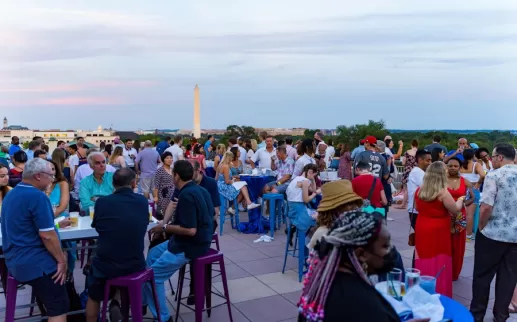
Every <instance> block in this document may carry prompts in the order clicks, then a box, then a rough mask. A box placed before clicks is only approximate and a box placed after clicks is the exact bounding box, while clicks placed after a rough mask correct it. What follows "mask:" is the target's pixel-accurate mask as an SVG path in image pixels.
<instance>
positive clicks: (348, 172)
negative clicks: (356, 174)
mask: <svg viewBox="0 0 517 322" xmlns="http://www.w3.org/2000/svg"><path fill="white" fill-rule="evenodd" d="M340 153H341V157H340V158H339V169H338V173H337V176H338V177H339V178H341V179H346V180H352V162H353V160H352V156H351V154H350V147H349V146H348V144H344V145H343V148H342V149H341V152H340Z"/></svg>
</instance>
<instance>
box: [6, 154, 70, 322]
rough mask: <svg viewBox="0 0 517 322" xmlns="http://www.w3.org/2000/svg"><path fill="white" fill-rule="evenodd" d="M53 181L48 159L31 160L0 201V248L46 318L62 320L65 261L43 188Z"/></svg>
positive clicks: (65, 303)
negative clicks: (0, 245) (34, 296)
mask: <svg viewBox="0 0 517 322" xmlns="http://www.w3.org/2000/svg"><path fill="white" fill-rule="evenodd" d="M53 181H54V175H53V174H52V168H51V164H50V162H48V161H46V160H43V159H39V158H36V159H33V160H31V161H29V162H27V164H26V165H25V169H24V171H23V180H22V182H20V183H19V184H18V185H17V186H16V187H15V188H14V189H12V190H11V191H10V192H9V193H8V194H7V195H6V197H5V199H4V200H3V204H2V214H1V218H2V225H1V226H2V228H1V229H2V248H3V251H4V255H5V261H6V265H7V268H8V270H9V274H11V275H12V276H13V277H14V278H16V280H17V281H18V282H21V283H24V284H28V285H30V286H31V287H32V291H33V292H34V295H36V297H37V298H38V299H39V300H40V301H41V302H42V304H43V305H44V306H45V308H46V310H47V315H48V317H49V319H48V320H49V321H51V322H65V321H66V313H67V312H68V311H69V309H70V303H69V300H68V295H67V291H66V287H65V285H64V284H65V281H66V277H67V260H66V256H65V254H64V252H63V250H62V249H61V242H60V240H59V236H58V232H57V230H56V228H55V226H54V213H53V211H52V206H51V205H50V200H49V199H48V197H47V196H46V195H45V193H44V192H43V191H45V189H46V188H47V187H48V186H49V185H50V184H51V183H52V182H53Z"/></svg>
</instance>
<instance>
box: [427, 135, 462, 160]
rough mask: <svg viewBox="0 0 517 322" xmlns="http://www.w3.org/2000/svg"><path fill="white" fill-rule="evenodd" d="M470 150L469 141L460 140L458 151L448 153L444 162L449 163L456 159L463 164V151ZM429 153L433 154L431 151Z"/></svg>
mask: <svg viewBox="0 0 517 322" xmlns="http://www.w3.org/2000/svg"><path fill="white" fill-rule="evenodd" d="M468 148H469V143H468V141H467V139H465V138H460V139H459V140H458V149H457V150H453V151H449V153H447V155H445V158H444V159H443V162H444V163H447V162H449V160H450V159H451V158H454V157H456V158H458V159H460V161H461V162H463V161H465V159H464V158H463V151H465V150H466V149H468ZM429 152H431V151H429Z"/></svg>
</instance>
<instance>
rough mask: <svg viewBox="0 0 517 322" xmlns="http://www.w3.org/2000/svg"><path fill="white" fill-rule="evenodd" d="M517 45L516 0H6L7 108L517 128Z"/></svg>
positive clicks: (169, 123) (108, 118)
mask: <svg viewBox="0 0 517 322" xmlns="http://www.w3.org/2000/svg"><path fill="white" fill-rule="evenodd" d="M516 53H517V1H515V0H507V1H498V0H492V1H485V0H480V1H467V0H457V1H445V0H435V1H415V0H391V1H386V0H368V1H352V0H341V1H323V0H322V1H308V0H307V1H305V0H297V1H294V0H282V1H273V0H262V1H247V0H218V1H213V0H196V1H165V0H153V1H141V0H138V1H137V0H124V1H122V0H110V1H107V0H89V1H82V2H79V1H64V0H45V1H41V0H33V1H25V0H4V1H0V117H1V118H3V116H7V117H8V119H9V122H10V124H20V125H25V126H28V127H31V128H40V129H44V128H62V129H79V128H81V129H89V128H96V127H97V126H98V125H103V126H104V127H109V126H111V125H112V126H113V127H115V128H117V129H138V128H143V129H154V128H184V129H185V128H191V127H192V105H193V88H194V86H195V85H196V83H197V84H199V87H200V92H201V127H202V128H224V127H226V126H227V125H229V124H243V125H251V126H255V127H310V128H335V127H336V126H337V125H350V124H355V123H360V122H366V121H367V120H368V119H374V120H379V119H384V120H385V121H386V123H387V126H388V127H389V128H403V129H424V128H425V129H433V128H437V129H480V128H483V129H517V124H516V122H515V120H516V119H517V104H516V103H517V91H516V90H515V86H516V84H517V61H516V59H517V55H516Z"/></svg>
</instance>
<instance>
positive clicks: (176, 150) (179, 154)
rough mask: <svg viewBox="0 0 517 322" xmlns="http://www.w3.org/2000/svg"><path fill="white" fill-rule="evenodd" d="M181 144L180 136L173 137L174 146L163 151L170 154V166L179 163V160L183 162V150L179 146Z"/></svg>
mask: <svg viewBox="0 0 517 322" xmlns="http://www.w3.org/2000/svg"><path fill="white" fill-rule="evenodd" d="M182 144H183V138H182V137H181V135H176V136H175V137H174V144H173V145H172V146H171V147H170V148H167V149H166V150H165V151H167V152H170V153H171V154H172V165H173V166H174V164H175V163H176V162H177V161H179V160H185V157H184V156H183V149H182V148H181V145H182Z"/></svg>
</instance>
